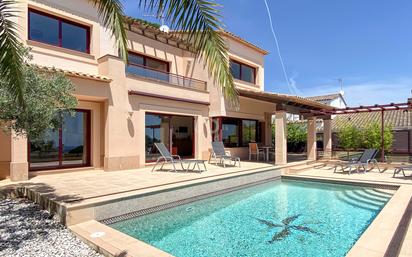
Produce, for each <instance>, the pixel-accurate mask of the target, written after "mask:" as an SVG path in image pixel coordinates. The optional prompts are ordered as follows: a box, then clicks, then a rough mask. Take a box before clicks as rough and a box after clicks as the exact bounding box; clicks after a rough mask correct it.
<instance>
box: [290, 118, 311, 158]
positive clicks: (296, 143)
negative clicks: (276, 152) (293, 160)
mask: <svg viewBox="0 0 412 257" xmlns="http://www.w3.org/2000/svg"><path fill="white" fill-rule="evenodd" d="M287 129H288V148H290V150H291V151H294V152H300V151H302V150H303V149H304V148H305V145H306V140H307V136H308V132H307V129H306V126H305V124H299V123H288V125H287Z"/></svg>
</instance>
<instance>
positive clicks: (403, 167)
mask: <svg viewBox="0 0 412 257" xmlns="http://www.w3.org/2000/svg"><path fill="white" fill-rule="evenodd" d="M405 170H412V165H401V166H398V167H395V169H394V170H393V176H392V177H393V178H394V177H395V175H396V174H399V173H401V172H402V175H403V176H404V177H405V178H407V177H412V175H409V176H406V175H405Z"/></svg>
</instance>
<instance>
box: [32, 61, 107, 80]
mask: <svg viewBox="0 0 412 257" xmlns="http://www.w3.org/2000/svg"><path fill="white" fill-rule="evenodd" d="M34 66H35V67H36V68H37V69H39V71H42V72H50V73H51V72H61V73H63V74H64V75H66V76H69V77H77V78H84V79H91V80H96V81H100V82H107V83H110V82H111V81H112V79H110V78H108V77H106V76H102V75H94V74H89V73H84V72H79V71H70V70H64V69H59V68H55V67H47V66H41V65H37V64H34Z"/></svg>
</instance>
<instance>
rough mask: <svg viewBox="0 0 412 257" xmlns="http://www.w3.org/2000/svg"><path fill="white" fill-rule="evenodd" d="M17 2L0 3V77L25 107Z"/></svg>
mask: <svg viewBox="0 0 412 257" xmlns="http://www.w3.org/2000/svg"><path fill="white" fill-rule="evenodd" d="M15 4H16V3H15V1H11V0H2V1H0V77H1V78H2V79H4V80H5V82H6V83H4V84H5V85H7V86H8V90H9V91H10V93H11V94H12V95H13V96H15V98H16V99H17V100H18V102H19V103H20V104H21V105H23V104H24V103H23V81H24V80H23V66H22V65H23V57H24V53H23V50H22V48H21V45H20V41H19V36H18V34H17V24H16V23H14V22H13V21H12V19H15V18H17V12H18V11H17V9H15Z"/></svg>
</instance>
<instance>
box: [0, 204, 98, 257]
mask: <svg viewBox="0 0 412 257" xmlns="http://www.w3.org/2000/svg"><path fill="white" fill-rule="evenodd" d="M0 256H2V257H6V256H7V257H9V256H10V257H11V256H13V257H23V256H24V257H29V256H35V257H46V256H47V257H49V256H53V257H55V256H56V257H57V256H61V257H73V256H79V257H80V256H81V257H84V256H90V257H95V256H96V257H100V256H102V255H100V254H98V253H97V252H95V251H94V250H93V249H91V248H90V247H89V246H87V245H86V244H84V243H83V242H81V241H80V240H79V239H77V238H76V237H75V236H74V235H73V234H72V233H71V232H70V231H69V230H68V229H66V228H65V227H63V226H62V225H61V224H60V223H59V222H58V221H57V220H55V219H54V218H53V217H52V216H51V215H50V213H49V212H47V211H43V210H41V209H40V208H39V207H38V206H37V205H36V204H34V203H32V202H30V201H28V200H25V199H16V200H12V199H5V200H0Z"/></svg>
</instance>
